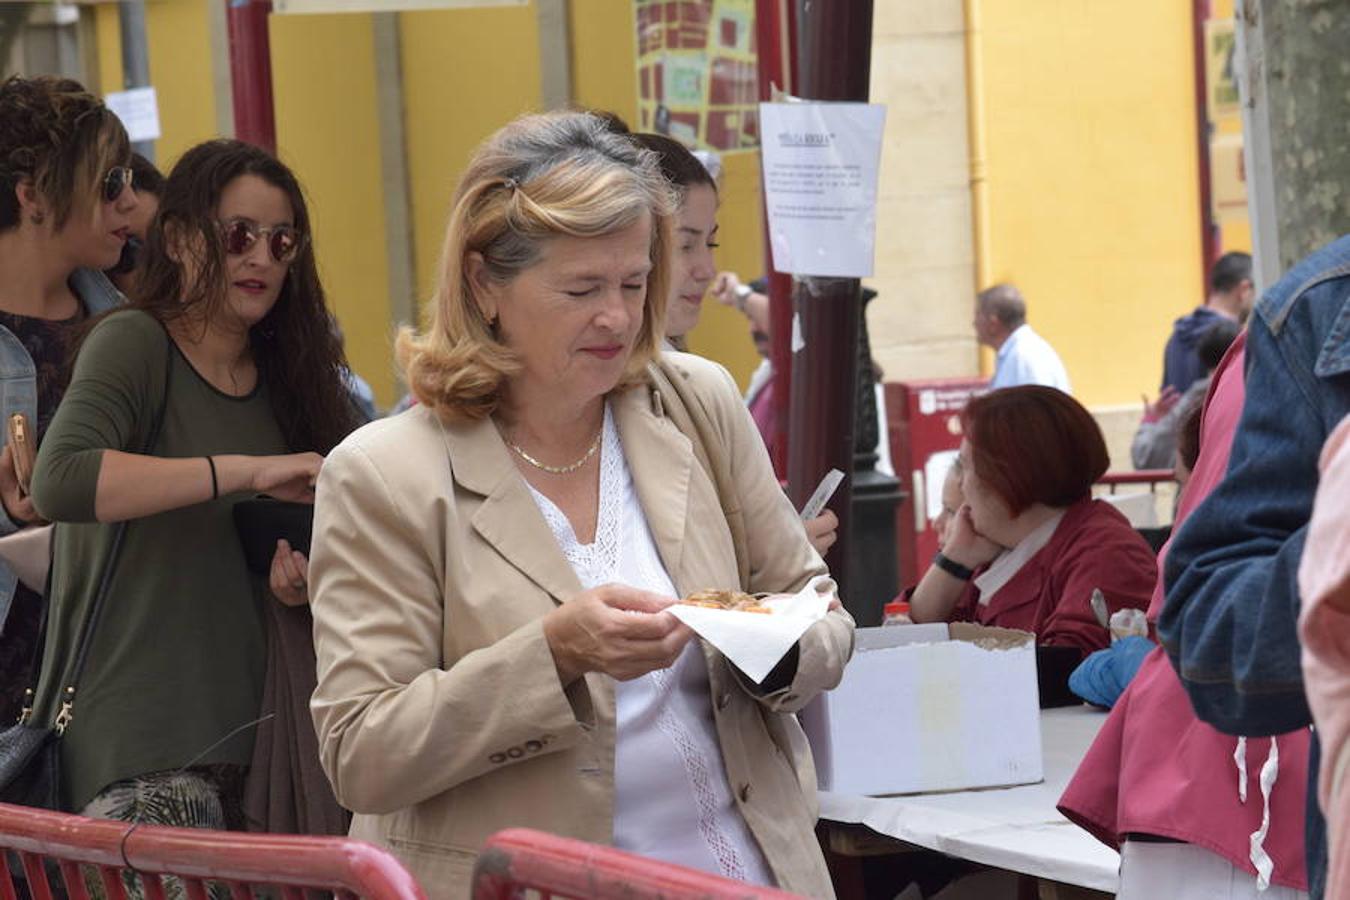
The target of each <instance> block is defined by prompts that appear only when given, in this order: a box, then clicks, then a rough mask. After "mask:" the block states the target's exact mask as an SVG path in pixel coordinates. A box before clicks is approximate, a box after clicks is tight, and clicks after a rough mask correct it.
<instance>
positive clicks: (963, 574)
mask: <svg viewBox="0 0 1350 900" xmlns="http://www.w3.org/2000/svg"><path fill="white" fill-rule="evenodd" d="M933 565H935V566H937V567H938V568H939V569H941V570H942V571H944V572H946V573H947V574H948V575H950V576H952V577H953V578H959V579H961V580H962V581H969V580H970V579H972V578H974V577H975V570H974V569H967V568H966V567H965V566H963V565H961V564H960V563H959V562H957V561H956V560H954V559H949V558H948V557H946V556H943V555H942V551H941V550H939V551H938V552H937V555H935V556H934V557H933Z"/></svg>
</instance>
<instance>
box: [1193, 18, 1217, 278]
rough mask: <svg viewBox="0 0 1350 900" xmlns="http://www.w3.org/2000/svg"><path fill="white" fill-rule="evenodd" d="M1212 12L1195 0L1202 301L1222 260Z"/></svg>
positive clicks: (1194, 41) (1194, 30)
mask: <svg viewBox="0 0 1350 900" xmlns="http://www.w3.org/2000/svg"><path fill="white" fill-rule="evenodd" d="M1209 15H1210V0H1195V3H1194V4H1193V5H1192V19H1193V21H1192V22H1191V37H1192V43H1193V45H1194V48H1195V120H1196V129H1195V130H1196V139H1197V143H1198V144H1199V147H1198V149H1199V151H1200V152H1199V163H1200V254H1201V258H1202V259H1201V262H1202V268H1201V272H1200V274H1201V277H1202V279H1203V280H1204V288H1203V290H1202V291H1201V293H1200V297H1201V300H1202V302H1203V298H1205V297H1207V296H1208V295H1209V270H1210V269H1212V268H1213V267H1214V263H1216V262H1217V261H1218V259H1219V248H1220V245H1221V241H1220V235H1219V225H1218V223H1217V222H1215V221H1214V187H1213V178H1212V176H1211V174H1210V161H1209V139H1210V131H1211V129H1212V128H1213V123H1211V122H1210V121H1209V103H1208V93H1209V91H1208V85H1209V73H1208V72H1207V71H1206V68H1205V66H1206V60H1207V59H1208V58H1209V54H1208V48H1207V47H1206V46H1205V22H1206V21H1207V20H1208V19H1209Z"/></svg>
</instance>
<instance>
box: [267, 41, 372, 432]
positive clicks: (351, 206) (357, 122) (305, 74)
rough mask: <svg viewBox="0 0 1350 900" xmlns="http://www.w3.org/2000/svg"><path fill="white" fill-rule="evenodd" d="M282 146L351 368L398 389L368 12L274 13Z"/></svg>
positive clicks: (279, 141)
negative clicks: (307, 218) (298, 190)
mask: <svg viewBox="0 0 1350 900" xmlns="http://www.w3.org/2000/svg"><path fill="white" fill-rule="evenodd" d="M270 31H271V42H272V66H273V70H272V81H273V103H274V105H275V110H276V122H277V153H278V155H279V156H280V157H281V158H282V159H283V160H284V161H285V162H286V163H287V165H289V166H291V168H292V169H294V170H295V172H296V175H297V177H299V179H300V182H301V184H302V185H303V186H304V188H305V192H306V203H307V204H308V206H309V214H310V219H311V221H312V223H313V231H314V247H315V249H316V251H317V254H318V261H319V273H320V275H321V277H322V278H323V284H324V289H325V290H326V291H327V294H328V302H329V305H330V306H331V307H332V309H333V310H334V311H335V312H336V313H337V315H338V320H339V322H341V324H342V329H343V332H344V334H345V336H346V338H347V356H348V361H349V362H350V363H351V366H352V368H353V369H354V370H355V371H356V372H357V373H359V374H360V375H361V377H363V378H365V379H366V380H367V381H369V382H370V384H371V387H373V388H374V389H375V393H376V397H377V399H378V400H379V402H380V403H381V405H388V404H390V403H392V402H393V401H394V400H395V399H397V398H396V397H395V396H394V371H393V366H392V357H391V353H390V326H389V282H388V277H389V269H388V259H387V254H386V252H385V230H384V229H385V218H384V216H385V208H384V198H383V195H382V193H381V190H380V171H381V170H380V143H379V141H380V137H379V121H378V118H377V109H376V105H375V102H376V101H375V90H376V80H375V45H374V35H373V33H372V29H371V17H370V16H369V15H324V16H273V17H272V19H271V28H270Z"/></svg>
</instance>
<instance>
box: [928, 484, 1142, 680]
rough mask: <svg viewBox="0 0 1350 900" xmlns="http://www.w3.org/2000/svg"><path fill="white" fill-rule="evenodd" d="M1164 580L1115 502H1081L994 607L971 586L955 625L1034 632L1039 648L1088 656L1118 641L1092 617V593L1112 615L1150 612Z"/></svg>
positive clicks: (959, 605) (954, 617) (996, 599)
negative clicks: (1074, 650)
mask: <svg viewBox="0 0 1350 900" xmlns="http://www.w3.org/2000/svg"><path fill="white" fill-rule="evenodd" d="M1157 576H1158V561H1157V558H1156V557H1155V556H1154V555H1153V551H1152V550H1151V549H1149V546H1148V544H1147V543H1145V541H1144V539H1143V538H1142V537H1140V536H1139V533H1138V532H1136V531H1135V530H1134V528H1132V527H1131V526H1130V523H1129V520H1127V519H1126V518H1125V517H1124V516H1123V515H1121V514H1120V512H1119V511H1117V510H1116V509H1115V508H1114V507H1113V506H1111V505H1110V504H1109V503H1105V502H1103V501H1101V500H1080V501H1079V502H1077V503H1075V504H1074V505H1073V506H1070V507H1069V508H1068V509H1067V510H1065V512H1064V518H1063V519H1061V520H1060V522H1059V527H1058V528H1056V529H1055V533H1054V535H1053V536H1052V537H1051V538H1050V542H1049V543H1048V544H1046V545H1045V546H1044V547H1042V548H1041V550H1040V552H1039V553H1037V554H1036V555H1035V556H1033V557H1032V558H1031V559H1029V560H1027V562H1026V564H1025V565H1024V566H1022V568H1021V569H1020V570H1019V571H1018V572H1017V574H1016V575H1014V576H1013V577H1012V579H1011V580H1009V581H1008V583H1007V584H1005V585H1004V586H1003V587H1002V588H1001V589H1000V590H999V592H998V593H997V594H996V595H995V596H994V599H993V600H992V601H990V603H989V605H988V606H981V605H980V603H979V597H980V591H979V588H977V587H975V583H974V582H973V581H972V582H971V583H970V584H969V585H968V586H967V587H966V592H965V594H964V595H962V597H961V600H960V601H959V602H958V603H957V605H956V610H955V611H954V612H953V614H952V620H953V621H958V622H961V621H964V622H978V623H980V624H981V625H997V626H1000V627H1003V628H1019V629H1021V630H1023V631H1033V632H1035V633H1036V643H1038V644H1048V645H1052V646H1060V647H1077V648H1079V649H1080V650H1082V651H1083V653H1084V654H1085V655H1086V654H1087V653H1091V652H1092V651H1093V650H1100V649H1101V648H1103V647H1105V646H1107V645H1108V644H1110V643H1111V636H1110V633H1109V632H1108V631H1107V630H1106V629H1105V628H1103V627H1102V626H1101V625H1100V624H1099V623H1098V622H1097V617H1096V616H1094V615H1093V614H1092V606H1091V599H1092V590H1093V588H1101V591H1102V594H1103V595H1105V597H1106V606H1107V609H1108V610H1109V611H1110V612H1115V611H1116V610H1118V609H1124V608H1126V607H1131V606H1132V607H1136V608H1138V609H1148V602H1149V599H1150V598H1151V597H1152V596H1153V585H1154V582H1155V581H1156V580H1157Z"/></svg>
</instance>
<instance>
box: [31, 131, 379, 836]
mask: <svg viewBox="0 0 1350 900" xmlns="http://www.w3.org/2000/svg"><path fill="white" fill-rule="evenodd" d="M309 228H310V223H309V216H308V213H307V211H306V208H305V202H304V198H303V196H302V195H301V192H300V187H299V185H298V184H297V183H296V180H295V177H294V176H293V175H292V173H291V172H290V170H289V169H287V168H286V167H285V166H284V165H282V164H281V163H280V162H278V161H277V160H276V159H274V158H273V157H271V156H269V155H268V154H267V153H265V152H264V151H262V150H259V149H257V148H255V147H252V146H250V145H248V144H244V143H241V142H238V141H212V142H208V143H205V144H202V145H199V146H197V147H195V148H193V149H192V150H189V151H188V152H187V153H186V154H184V156H183V157H182V159H181V160H180V161H179V163H178V164H177V165H176V166H175V167H174V170H173V172H172V173H171V174H170V175H169V178H168V181H167V182H166V184H165V187H164V194H163V197H162V199H161V202H160V210H159V216H158V217H157V219H156V220H155V223H154V224H153V226H152V227H151V230H150V234H149V240H148V251H149V252H148V254H147V267H146V270H145V274H144V276H143V278H142V280H141V282H140V288H139V291H138V296H137V298H136V301H135V302H134V303H133V304H132V308H131V309H128V310H120V311H117V312H114V313H113V314H111V315H109V316H108V317H106V318H105V319H103V320H102V321H101V322H99V323H98V324H97V325H96V326H95V327H94V328H93V330H92V331H91V332H90V333H89V335H88V337H87V339H86V340H85V342H84V344H83V346H82V348H81V350H80V354H79V358H78V360H77V361H76V365H75V372H74V375H73V377H72V381H71V385H70V388H69V390H68V392H67V395H66V401H65V403H64V405H63V406H62V409H61V411H60V412H59V413H58V415H57V417H56V419H55V420H54V421H53V423H52V428H51V431H50V433H49V435H48V438H47V441H46V443H45V444H44V445H43V447H42V451H41V453H40V454H39V456H38V461H37V468H36V472H35V474H34V479H33V495H34V501H35V502H36V504H37V507H38V509H40V510H41V511H42V512H43V513H44V514H45V515H46V516H47V517H48V518H50V519H52V520H53V521H57V522H60V523H62V525H61V527H60V529H59V530H58V533H57V537H56V556H55V560H54V563H53V572H52V596H53V598H54V599H53V603H52V610H51V625H50V627H49V630H48V638H47V642H46V654H45V656H44V660H43V665H42V669H43V671H42V676H41V678H40V680H39V690H38V697H37V703H36V706H35V713H34V720H35V721H38V722H44V721H52V719H51V718H50V717H51V716H53V714H54V713H56V712H57V711H58V709H59V708H61V707H62V706H63V705H64V704H65V702H66V701H67V700H68V699H69V698H68V697H66V696H64V694H63V692H64V690H65V686H66V684H67V680H68V679H69V673H70V671H71V668H70V666H71V660H72V657H73V656H74V652H73V650H72V647H73V646H74V644H75V643H76V641H77V634H78V632H79V629H80V627H81V623H82V622H83V621H85V619H86V618H87V616H88V612H89V610H90V608H92V606H93V605H94V600H95V598H96V597H97V595H98V593H99V583H100V581H101V580H102V577H103V572H104V568H103V566H104V562H105V560H107V559H108V558H109V557H110V556H114V561H113V563H112V567H111V568H110V569H109V570H108V572H109V575H108V576H107V577H108V579H109V580H108V582H107V584H108V586H107V589H106V594H105V599H104V600H103V601H102V602H101V604H100V606H101V613H100V618H99V620H98V623H97V627H96V628H95V629H94V630H93V632H92V634H93V637H92V639H91V641H90V643H89V649H88V657H87V662H86V664H85V667H84V669H83V671H82V672H81V673H80V677H79V681H78V685H77V687H78V695H77V698H76V700H75V702H74V704H73V708H71V709H69V710H67V712H68V713H69V714H70V717H71V720H70V724H69V727H68V728H67V729H66V731H65V736H64V739H63V740H62V742H61V752H62V763H63V766H62V774H63V778H64V782H63V784H62V794H63V796H62V801H63V805H64V806H65V807H66V808H68V809H72V810H82V811H84V812H85V814H87V815H95V816H100V817H106V818H120V819H127V820H134V821H141V822H152V823H157V824H172V825H185V826H204V827H211V828H238V827H240V826H241V825H243V824H244V823H243V822H242V821H241V815H240V801H241V797H242V791H243V777H244V775H245V771H246V769H247V767H248V765H249V763H250V758H251V755H252V752H253V751H252V748H253V746H254V737H255V729H253V728H249V727H241V726H246V725H248V724H249V723H252V722H253V720H254V719H256V718H257V717H258V715H259V709H260V705H261V703H262V696H261V695H262V688H263V680H264V674H265V667H266V660H267V653H268V638H267V634H266V632H265V624H266V622H267V621H268V619H269V617H273V616H275V615H277V608H275V607H271V608H269V607H268V606H267V604H275V603H276V602H277V601H280V602H281V603H283V604H286V605H288V606H294V605H303V604H305V603H307V601H308V593H307V586H306V567H307V564H306V561H305V558H304V557H303V556H302V555H300V554H298V553H296V552H294V551H292V550H291V548H290V547H289V546H287V545H286V544H285V542H284V541H278V544H277V548H276V551H275V556H274V558H273V562H272V571H271V578H270V583H269V584H268V585H264V584H263V583H262V580H261V579H255V578H254V577H253V576H251V575H250V573H249V571H248V569H247V567H246V564H245V560H244V555H243V550H242V548H241V546H240V542H239V540H238V537H237V535H236V533H235V527H234V523H233V515H232V513H233V506H234V504H235V503H236V502H238V501H239V500H241V499H244V498H246V497H248V496H250V495H252V494H258V493H265V494H269V495H272V496H274V497H277V498H280V499H283V500H292V501H302V502H312V499H313V486H314V480H315V478H316V476H317V475H318V472H319V465H320V463H321V462H322V456H321V454H323V453H326V452H327V451H328V450H329V449H330V448H332V447H333V446H334V445H335V444H336V443H337V442H338V441H340V440H341V439H342V438H343V437H344V436H345V435H346V433H347V432H348V431H349V430H350V429H351V427H352V426H353V424H354V419H353V407H352V406H351V404H350V402H349V400H348V399H347V396H346V394H345V392H344V390H343V381H342V376H343V370H344V364H343V359H342V353H341V350H340V348H339V346H338V344H337V342H336V340H335V339H334V337H333V332H332V329H331V328H330V326H329V314H328V310H327V308H326V305H325V302H324V294H323V289H322V287H321V286H320V284H319V276H318V271H317V269H316V266H315V261H314V252H313V250H312V249H311V246H310V242H309V240H308V234H309ZM147 447H148V448H149V449H148V450H147ZM123 521H126V522H128V523H129V524H128V525H127V527H126V529H125V531H124V532H123V533H122V534H121V539H120V547H117V553H116V554H115V555H114V554H112V552H111V551H112V550H113V549H114V546H115V540H116V535H117V527H116V525H115V524H113V523H119V522H123ZM65 523H69V524H65ZM267 587H270V589H271V595H272V596H268V592H267V591H266V590H265V588H267ZM273 597H274V598H275V599H273ZM306 650H308V651H309V652H312V648H309V647H308V645H306ZM311 660H312V656H311ZM312 666H313V664H312V661H311V663H310V676H309V677H310V678H311V679H312V677H313V674H312ZM310 683H311V684H312V681H311V682H310ZM44 717H48V718H44ZM300 739H301V741H302V743H301V745H300V746H301V748H302V752H303V747H304V744H303V740H304V738H303V736H301V738H300ZM309 739H310V741H312V740H313V736H312V734H310V736H309ZM315 762H317V757H316V758H315ZM314 768H315V771H316V772H317V766H315V767H314Z"/></svg>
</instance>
